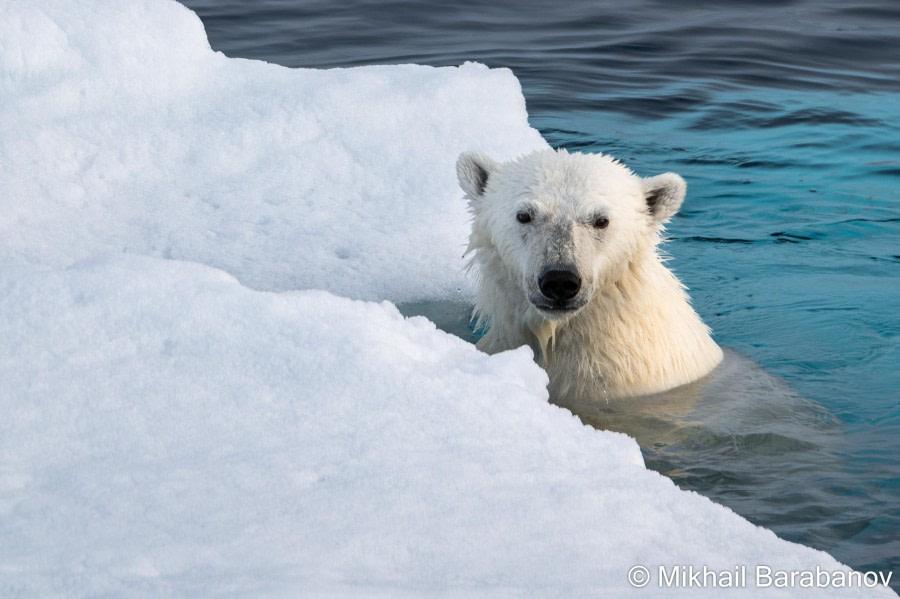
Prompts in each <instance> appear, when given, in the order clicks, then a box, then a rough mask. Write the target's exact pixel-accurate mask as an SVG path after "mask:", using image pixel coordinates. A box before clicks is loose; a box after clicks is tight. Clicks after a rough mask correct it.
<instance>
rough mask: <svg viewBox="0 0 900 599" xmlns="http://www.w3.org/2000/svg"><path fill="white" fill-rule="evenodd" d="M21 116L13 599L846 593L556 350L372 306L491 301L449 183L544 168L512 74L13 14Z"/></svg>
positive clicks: (4, 12) (16, 6)
mask: <svg viewBox="0 0 900 599" xmlns="http://www.w3.org/2000/svg"><path fill="white" fill-rule="evenodd" d="M0 98H2V102H0V181H2V186H0V413H2V414H3V417H2V418H0V596H3V597H141V596H147V597H160V596H178V597H210V596H230V597H259V596H267V597H269V596H283V597H299V596H304V597H309V596H327V597H332V596H377V597H404V596H442V597H470V596H528V597H532V596H546V597H577V596H585V597H596V596H616V597H617V596H625V595H631V594H633V595H634V596H643V597H653V596H671V595H678V596H686V597H693V596H697V595H705V596H719V595H720V594H721V593H722V591H721V589H707V590H706V591H705V592H704V591H701V590H698V589H696V588H695V589H681V590H668V589H660V588H658V586H657V585H656V581H655V580H653V582H652V583H651V585H650V586H648V587H647V588H644V589H638V590H634V589H631V587H630V586H629V585H628V582H627V578H626V574H627V572H628V569H629V568H630V567H631V566H632V565H635V564H643V565H646V566H648V567H649V568H650V569H651V571H652V572H654V573H655V572H656V568H657V566H658V565H665V566H669V567H671V566H673V565H678V564H683V565H693V566H695V567H702V566H703V565H706V566H708V567H710V568H714V569H733V568H734V567H736V566H740V565H745V566H747V568H748V569H750V570H752V568H753V567H754V566H755V565H756V564H767V565H770V566H772V567H773V568H776V569H781V570H809V569H814V568H815V567H816V566H819V567H820V568H824V569H826V570H829V571H831V570H838V569H841V570H846V568H845V567H843V566H840V565H839V564H838V563H837V562H836V561H835V560H834V559H832V558H831V557H830V556H828V555H827V554H825V553H822V552H819V551H815V550H812V549H809V548H806V547H802V546H799V545H795V544H792V543H787V542H785V541H782V540H780V539H778V538H777V537H776V536H775V535H774V534H772V533H771V532H769V531H767V530H764V529H762V528H759V527H756V526H753V525H751V524H750V523H748V522H747V521H745V520H743V519H742V518H740V517H738V516H737V515H735V514H734V513H733V512H731V511H730V510H728V509H726V508H724V507H721V506H718V505H715V504H713V503H712V502H710V501H709V500H707V499H705V498H703V497H701V496H699V495H697V494H694V493H689V492H683V491H680V490H679V489H677V488H676V487H675V486H674V485H673V484H672V483H671V481H669V480H668V479H666V478H664V477H662V476H660V475H658V474H656V473H654V472H650V471H648V470H646V469H645V468H644V466H643V462H642V459H641V456H640V452H639V450H638V447H637V445H636V443H635V442H634V441H633V440H632V439H630V438H628V437H626V436H624V435H620V434H615V433H608V432H600V431H596V430H593V429H591V428H588V427H585V426H582V425H581V423H580V422H579V421H578V419H576V418H575V417H574V416H572V415H571V414H570V413H569V412H567V411H565V410H563V409H560V408H556V407H554V406H552V405H550V404H549V403H548V402H547V392H546V383H547V378H546V375H545V374H544V372H543V371H542V370H541V369H540V368H538V367H537V366H536V365H535V364H534V362H533V361H532V359H531V354H530V352H529V350H527V349H525V348H522V349H519V350H516V351H511V352H506V353H503V354H499V355H495V356H487V355H484V354H482V353H480V352H478V351H477V350H476V349H475V348H474V347H473V346H472V345H470V344H468V343H466V342H464V341H462V340H460V339H457V338H455V337H452V336H450V335H447V334H445V333H442V332H440V331H437V330H436V329H435V327H434V326H433V325H432V324H431V323H430V322H429V321H427V320H425V319H424V318H410V319H405V318H403V317H402V316H401V315H400V314H399V313H398V312H397V310H396V308H394V307H393V305H392V304H390V303H388V302H382V303H380V304H378V303H371V302H364V301H358V299H359V298H361V299H379V300H383V299H389V300H393V301H401V300H407V299H422V298H426V299H435V298H438V299H439V298H448V297H456V296H459V295H462V296H465V295H466V293H467V289H468V287H467V285H466V283H465V281H464V279H463V278H462V274H461V272H460V271H461V261H460V257H459V256H460V254H461V253H462V250H463V245H462V244H463V243H464V240H465V239H466V232H467V228H468V225H467V218H466V215H465V210H464V203H463V201H462V198H461V193H460V192H459V191H458V190H457V189H456V184H455V176H454V171H453V163H454V160H455V157H456V155H457V154H458V152H459V151H461V150H463V149H467V148H470V147H474V148H482V149H485V150H487V151H488V152H491V153H492V154H494V155H495V156H497V157H500V158H504V157H511V156H514V155H516V154H518V153H521V152H523V151H526V150H529V149H533V148H535V147H541V146H543V145H544V142H543V141H542V140H541V139H540V137H539V135H538V134H537V133H536V132H535V131H534V130H532V129H531V128H529V127H528V125H527V120H526V113H525V110H524V101H523V99H522V96H521V92H520V89H519V86H518V83H517V81H516V80H515V78H514V77H513V76H512V74H511V73H509V72H508V71H505V70H488V69H485V68H484V67H481V66H478V65H464V66H462V67H460V68H441V69H434V68H427V67H417V66H401V67H367V68H361V69H348V70H331V71H314V70H291V69H285V68H281V67H277V66H273V65H269V64H265V63H261V62H254V61H246V60H233V59H228V58H225V57H224V56H222V55H220V54H217V53H214V52H212V51H211V50H210V49H209V45H208V43H207V41H206V37H205V34H204V32H203V28H202V25H201V23H200V21H199V20H198V19H197V18H196V16H195V15H193V13H191V12H190V11H188V10H187V9H185V8H184V7H182V6H181V5H178V4H176V3H174V2H168V1H165V0H130V1H129V2H127V3H124V2H112V1H100V2H96V1H93V0H90V1H89V0H76V1H73V0H67V1H65V2H60V1H41V2H37V1H35V2H22V1H20V0H3V1H2V2H0ZM315 288H318V290H316V289H315ZM335 294H341V295H344V296H349V297H352V298H358V299H356V300H354V299H349V298H348V297H340V296H339V295H335ZM747 591H748V592H749V594H753V595H762V596H783V597H789V596H798V595H806V596H814V597H831V596H883V595H887V596H894V595H893V594H892V593H891V592H890V591H887V590H884V589H876V590H854V589H851V590H847V589H844V590H841V589H809V590H801V589H797V588H793V589H753V588H752V585H751V588H750V589H748V590H747Z"/></svg>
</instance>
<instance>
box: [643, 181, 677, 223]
mask: <svg viewBox="0 0 900 599" xmlns="http://www.w3.org/2000/svg"><path fill="white" fill-rule="evenodd" d="M642 182H643V184H644V198H645V199H646V201H647V206H648V207H649V208H650V214H652V215H653V218H654V219H655V220H656V222H658V223H660V224H662V223H665V222H668V220H669V219H670V218H672V217H673V216H674V215H675V213H676V212H678V209H679V208H680V207H681V202H683V201H684V195H685V193H687V183H685V181H684V179H682V178H681V176H680V175H676V174H675V173H663V174H662V175H656V176H655V177H646V178H645V179H643V181H642Z"/></svg>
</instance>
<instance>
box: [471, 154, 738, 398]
mask: <svg viewBox="0 0 900 599" xmlns="http://www.w3.org/2000/svg"><path fill="white" fill-rule="evenodd" d="M456 170H457V176H458V178H459V184H460V186H461V187H462V189H463V191H464V192H465V193H466V196H467V199H468V202H469V207H470V210H471V212H472V215H473V221H472V232H471V236H470V238H469V246H468V250H467V254H471V260H470V263H469V267H470V268H471V269H473V270H475V278H476V279H475V280H476V295H475V318H476V319H477V322H478V323H479V326H482V327H484V328H486V329H487V333H486V334H485V335H484V337H483V338H482V339H481V340H480V341H479V342H478V347H479V348H480V349H482V350H484V351H486V352H488V353H495V352H499V351H503V350H506V349H511V348H514V347H518V346H521V345H529V346H531V348H532V349H533V351H534V353H535V358H536V360H537V361H538V362H539V364H540V365H541V366H543V367H544V368H545V369H546V371H547V373H548V374H549V376H550V394H551V397H552V398H554V400H555V401H560V400H562V401H566V400H576V399H584V398H598V397H606V398H611V397H615V398H625V397H634V396H640V395H648V394H652V393H659V392H663V391H666V390H669V389H673V388H675V387H679V386H681V385H685V384H687V383H690V382H692V381H695V380H697V379H700V378H701V377H704V376H705V375H707V374H708V373H710V372H711V371H712V370H713V369H714V368H715V367H716V366H717V365H718V364H719V363H720V362H721V361H722V357H723V353H722V350H721V348H719V346H718V345H717V344H716V343H715V342H714V341H713V339H712V337H711V336H710V330H709V328H708V327H707V326H706V325H705V324H704V323H703V321H702V320H701V319H700V317H699V316H698V315H697V313H696V312H695V311H694V309H693V308H692V307H691V305H690V302H689V299H688V296H687V293H686V290H685V287H684V286H683V285H682V284H681V282H680V281H679V280H678V279H677V278H676V277H675V275H674V274H672V272H671V271H670V270H669V269H668V268H666V266H665V264H664V262H665V259H664V257H663V256H661V255H660V252H659V250H658V246H659V243H660V241H661V235H662V231H663V226H664V224H665V223H666V222H667V221H668V220H669V219H670V218H671V217H672V215H674V214H675V212H676V211H677V210H678V208H679V207H680V206H681V203H682V201H683V200H684V196H685V191H686V184H685V181H684V179H682V178H681V177H680V176H678V175H676V174H673V173H665V174H662V175H657V176H655V177H649V178H643V179H642V178H640V177H638V176H637V175H635V174H634V173H633V172H632V171H631V170H629V169H628V168H627V167H625V166H624V165H623V164H622V163H620V162H618V161H617V160H615V159H614V158H612V157H610V156H606V155H603V154H582V153H569V152H567V151H565V150H558V151H554V150H540V151H536V152H533V153H531V154H527V155H525V156H522V157H520V158H518V159H516V160H513V161H510V162H505V163H498V162H496V161H495V160H493V159H491V158H490V157H488V156H486V155H485V154H482V153H480V152H474V151H472V152H464V153H463V154H461V155H460V157H459V159H458V161H457V164H456Z"/></svg>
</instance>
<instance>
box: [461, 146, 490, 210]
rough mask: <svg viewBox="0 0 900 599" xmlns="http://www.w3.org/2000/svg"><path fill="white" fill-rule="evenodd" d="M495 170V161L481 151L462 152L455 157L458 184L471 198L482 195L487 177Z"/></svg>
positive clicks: (474, 198)
mask: <svg viewBox="0 0 900 599" xmlns="http://www.w3.org/2000/svg"><path fill="white" fill-rule="evenodd" d="M495 170H497V162H496V161H495V160H494V159H493V158H491V157H490V156H486V155H485V154H482V153H481V152H471V151H470V152H463V153H462V154H460V155H459V158H457V159H456V177H457V178H458V179H459V186H460V187H462V190H463V191H464V192H466V194H467V195H468V196H469V198H470V199H472V200H476V199H478V198H480V197H481V196H483V195H484V189H485V187H487V182H488V178H489V177H490V176H491V173H493V172H494V171H495Z"/></svg>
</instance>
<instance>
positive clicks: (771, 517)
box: [399, 302, 867, 549]
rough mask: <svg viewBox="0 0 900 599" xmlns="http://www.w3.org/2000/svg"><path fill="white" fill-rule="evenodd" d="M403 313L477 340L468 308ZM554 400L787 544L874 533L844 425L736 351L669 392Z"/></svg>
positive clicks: (419, 306)
mask: <svg viewBox="0 0 900 599" xmlns="http://www.w3.org/2000/svg"><path fill="white" fill-rule="evenodd" d="M399 308H400V311H401V312H402V313H403V314H404V315H406V316H411V315H423V316H426V317H427V318H429V319H430V320H431V321H432V322H434V323H435V324H436V325H437V326H438V328H440V329H442V330H444V331H446V332H448V333H452V334H454V335H456V336H458V337H461V338H463V339H466V340H467V341H470V342H474V341H475V340H476V339H475V337H476V334H475V333H474V332H473V331H472V329H471V325H470V322H469V317H470V315H471V309H472V308H471V306H470V305H466V304H462V303H452V302H419V303H410V304H405V305H401V306H399ZM551 401H553V403H556V404H557V405H560V406H561V407H564V408H567V409H569V410H571V411H572V412H573V413H574V414H575V415H577V416H578V417H579V418H580V419H581V420H582V422H584V423H585V424H588V425H590V426H593V427H595V428H598V429H602V430H611V431H617V432H622V433H626V434H628V435H630V436H632V437H634V438H635V439H636V440H637V442H638V444H639V445H640V446H641V450H642V453H643V455H644V460H645V462H646V464H647V467H648V468H650V469H652V470H656V471H657V472H660V473H662V474H664V475H666V476H668V477H669V478H671V479H672V480H673V481H674V482H675V483H677V484H678V486H680V487H682V488H684V489H690V490H693V491H697V492H698V493H701V494H702V495H705V496H707V497H709V498H711V499H713V500H714V501H716V502H718V503H721V504H723V505H726V506H728V507H731V508H732V509H734V510H735V511H736V512H737V513H739V514H741V515H742V516H744V517H746V518H747V519H749V520H750V521H751V522H754V523H756V524H760V525H762V526H766V527H768V528H771V529H773V530H774V531H775V532H776V533H778V534H779V535H780V536H782V537H784V538H788V539H790V540H794V541H798V542H802V543H805V544H809V545H813V546H816V547H819V548H822V549H827V548H829V547H832V546H833V545H834V544H836V543H837V542H839V541H840V540H842V539H845V538H847V537H849V536H852V535H853V534H855V533H856V532H858V531H859V530H861V529H863V528H865V526H866V525H867V521H866V520H865V519H860V518H858V516H857V517H855V516H854V514H857V515H858V513H859V512H858V510H857V509H851V506H852V505H854V502H853V497H852V496H853V495H856V494H858V493H859V490H857V489H853V488H852V487H851V486H850V485H849V484H846V483H845V482H843V481H844V480H846V479H845V476H844V475H843V473H842V463H841V461H840V460H839V458H838V456H839V455H840V453H841V450H840V444H841V442H842V437H841V434H840V424H839V422H838V421H837V420H836V419H835V418H834V417H833V416H831V415H830V414H829V413H828V412H827V411H826V410H825V409H824V408H823V407H822V406H820V405H819V404H817V403H815V402H813V401H810V400H808V399H805V398H803V397H801V396H799V395H798V394H797V393H796V392H794V391H792V390H791V388H790V387H789V386H788V385H787V384H786V383H785V382H784V381H783V380H781V379H779V378H778V377H776V376H773V375H771V374H769V373H767V372H766V371H765V370H763V369H762V368H761V367H760V366H759V365H758V364H756V363H755V362H754V361H753V360H751V359H750V358H748V357H746V356H744V355H742V354H741V353H739V352H737V351H734V350H730V349H727V348H726V349H725V359H724V360H723V362H722V363H721V364H720V365H719V366H718V367H717V368H716V369H715V370H714V371H713V372H712V373H710V374H709V375H708V376H706V377H704V378H703V379H700V380H699V381H696V382H694V383H691V384H689V385H685V386H683V387H679V388H677V389H673V390H671V391H667V392H665V393H660V394H656V395H650V396H644V397H635V398H626V399H615V398H607V397H603V395H602V392H600V393H598V396H597V397H585V398H579V399H578V400H567V401H558V400H557V399H555V398H551ZM857 499H858V498H857Z"/></svg>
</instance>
